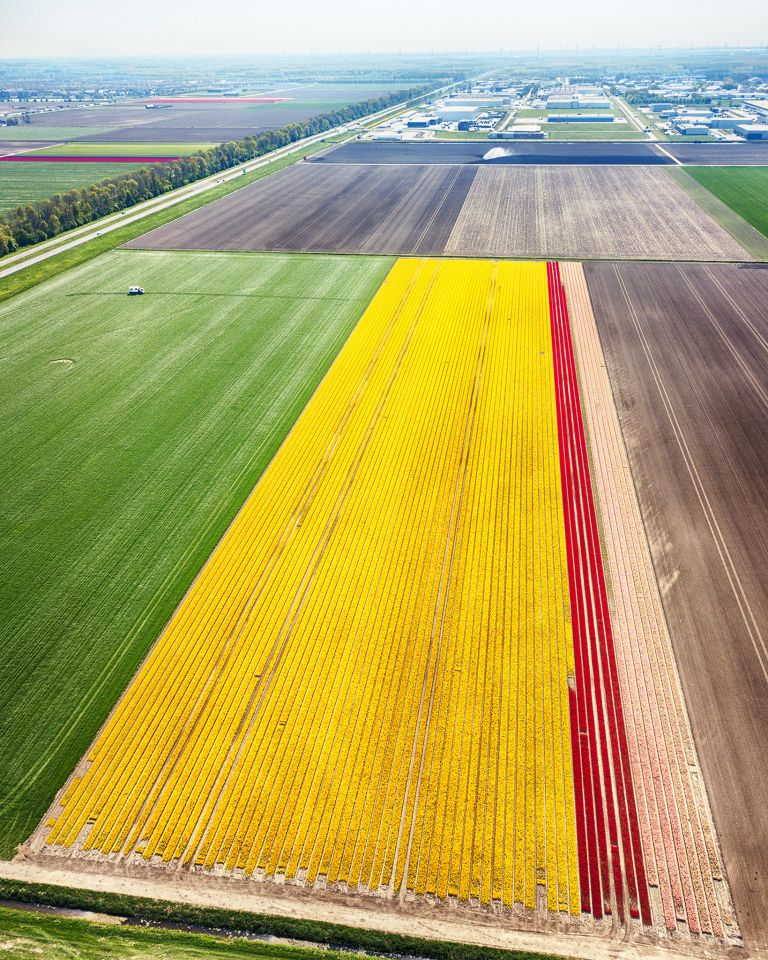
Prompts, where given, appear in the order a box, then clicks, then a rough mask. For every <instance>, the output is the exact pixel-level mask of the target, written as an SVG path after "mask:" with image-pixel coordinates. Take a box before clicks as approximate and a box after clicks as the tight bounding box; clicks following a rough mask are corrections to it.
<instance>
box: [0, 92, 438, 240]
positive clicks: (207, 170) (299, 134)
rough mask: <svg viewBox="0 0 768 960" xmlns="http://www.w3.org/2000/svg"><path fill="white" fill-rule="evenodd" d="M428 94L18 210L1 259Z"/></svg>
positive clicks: (329, 116)
mask: <svg viewBox="0 0 768 960" xmlns="http://www.w3.org/2000/svg"><path fill="white" fill-rule="evenodd" d="M426 92H428V91H427V90H425V89H423V88H417V89H413V90H406V91H403V90H399V91H396V92H394V93H390V94H387V95H385V96H381V97H376V98H374V99H370V100H363V101H360V102H359V103H353V104H350V105H349V106H346V107H340V108H339V109H338V110H333V111H331V112H329V113H322V114H319V115H318V116H316V117H312V118H311V119H309V120H305V121H303V122H302V123H291V124H288V125H287V126H285V127H280V128H279V129H277V130H269V131H266V132H265V133H260V134H258V135H257V136H253V137H246V138H245V139H244V140H237V141H234V142H231V143H222V144H220V145H219V146H217V147H213V148H212V149H211V150H205V151H201V152H200V153H195V154H192V156H189V157H182V158H181V159H179V160H174V161H172V162H171V163H163V164H155V165H153V166H150V167H142V168H140V169H138V170H132V171H131V172H130V173H126V174H122V175H121V176H117V177H107V178H106V179H105V180H101V181H100V182H99V183H94V184H92V185H91V186H88V187H83V188H82V189H80V190H69V191H67V192H66V193H57V194H54V195H53V196H52V197H51V198H50V199H48V200H41V201H39V202H38V203H28V204H25V205H24V206H21V207H17V208H16V209H15V210H12V211H11V212H10V213H9V214H7V215H6V216H5V217H2V218H0V256H2V255H4V254H6V253H12V252H13V251H15V250H19V249H21V248H22V247H28V246H30V245H31V244H34V243H40V242H41V241H42V240H49V239H50V238H51V237H55V236H57V235H58V234H60V233H63V232H64V231H65V230H72V229H73V228H74V227H80V226H83V225H84V224H87V223H91V222H92V221H94V220H98V219H100V218H101V217H105V216H107V215H108V214H110V213H116V212H117V211H119V210H124V209H126V208H127V207H132V206H134V204H137V203H141V202H142V201H143V200H149V199H150V198H152V197H157V196H160V194H162V193H167V192H168V191H169V190H175V189H176V188H177V187H183V186H185V185H186V184H189V183H194V182H195V181H196V180H202V179H204V178H205V177H209V176H212V175H213V174H216V173H219V172H221V171H222V170H226V169H228V168H229V167H233V166H235V165H236V164H238V163H243V162H244V161H246V160H254V159H255V158H256V157H261V156H263V155H264V154H266V153H270V152H271V151H273V150H277V149H278V148H280V147H285V146H287V145H288V144H290V143H295V142H296V141H297V140H302V139H303V138H304V137H310V136H313V135H315V134H318V133H323V132H324V131H326V130H331V129H333V128H334V127H338V126H340V125H341V124H344V123H350V122H351V121H353V120H359V119H360V118H361V117H365V116H367V115H368V114H371V113H378V112H379V111H381V110H386V109H387V107H391V106H394V105H395V104H397V103H400V102H402V101H403V100H413V99H416V98H418V97H421V96H423V95H424V94H425V93H426Z"/></svg>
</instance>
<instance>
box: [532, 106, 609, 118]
mask: <svg viewBox="0 0 768 960" xmlns="http://www.w3.org/2000/svg"><path fill="white" fill-rule="evenodd" d="M570 112H571V111H570V110H564V109H563V108H562V107H561V108H560V110H547V109H546V108H544V107H541V109H539V110H535V109H533V108H532V107H531V108H527V109H524V110H515V111H514V114H515V116H516V117H519V118H520V119H529V118H531V117H549V116H556V117H560V116H563V115H564V114H568V113H570ZM573 113H574V114H579V113H580V114H592V113H594V114H601V115H603V114H606V113H610V114H612V115H613V116H614V117H620V116H621V112H620V111H616V110H612V109H610V108H609V107H580V108H579V109H578V110H574V111H573Z"/></svg>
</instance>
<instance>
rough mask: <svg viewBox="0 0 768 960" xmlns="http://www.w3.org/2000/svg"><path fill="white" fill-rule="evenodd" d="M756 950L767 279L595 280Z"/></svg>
mask: <svg viewBox="0 0 768 960" xmlns="http://www.w3.org/2000/svg"><path fill="white" fill-rule="evenodd" d="M585 269H586V275H587V280H588V284H589V292H590V295H591V298H592V303H593V306H594V311H595V315H596V317H597V323H598V329H599V332H600V336H601V340H602V345H603V348H604V351H605V357H606V361H607V367H608V372H609V376H610V381H611V387H612V390H613V394H614V398H615V400H616V406H617V410H618V414H619V419H620V422H621V427H622V432H623V436H624V440H625V443H626V447H627V452H628V454H629V460H630V465H631V469H632V474H633V477H634V482H635V486H636V489H637V495H638V499H639V502H640V506H641V511H642V518H643V522H644V524H645V529H646V533H647V535H648V540H649V543H650V546H651V552H652V556H653V563H654V567H655V571H656V576H657V580H658V582H659V585H660V587H661V594H662V600H663V605H664V611H665V614H666V618H667V622H668V625H669V629H670V634H671V638H672V644H673V648H674V652H675V656H676V659H677V664H678V667H679V671H680V676H681V680H682V686H683V690H684V693H685V698H686V701H687V704H688V709H689V715H690V721H691V726H692V729H693V734H694V739H695V742H696V746H697V748H698V754H699V759H700V762H701V766H702V769H703V772H704V779H705V782H706V784H707V786H708V788H709V797H710V801H711V805H712V811H713V814H714V820H715V826H716V828H717V831H718V834H719V837H720V841H721V846H722V854H723V859H724V862H725V866H726V871H727V875H728V879H729V881H730V885H731V891H732V894H733V900H734V904H735V907H736V913H737V917H738V921H739V923H740V926H741V930H742V933H743V935H744V938H745V943H746V946H747V947H748V948H750V949H752V950H755V949H762V950H766V949H767V948H768V803H766V794H767V793H768V646H767V645H766V642H767V640H768V592H767V591H766V588H765V585H766V571H767V570H768V472H767V471H766V464H768V416H766V415H767V414H768V308H767V307H766V304H768V268H765V267H758V266H757V265H753V266H749V265H741V266H735V265H722V264H721V265H715V264H710V265H693V264H688V265H685V264H640V263H627V264H589V265H587V266H586V268H585Z"/></svg>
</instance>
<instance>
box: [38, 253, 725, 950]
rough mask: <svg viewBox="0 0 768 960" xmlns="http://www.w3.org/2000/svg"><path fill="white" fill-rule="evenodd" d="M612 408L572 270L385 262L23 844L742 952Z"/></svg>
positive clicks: (112, 863) (54, 864)
mask: <svg viewBox="0 0 768 960" xmlns="http://www.w3.org/2000/svg"><path fill="white" fill-rule="evenodd" d="M569 302H570V305H571V306H570V308H569V305H568V303H569ZM577 363H578V368H577ZM592 366H595V367H596V368H597V370H598V371H599V372H601V375H602V380H600V378H599V377H596V378H594V379H591V380H590V383H589V386H588V389H587V390H586V391H584V392H583V393H582V392H581V391H580V388H579V383H578V380H579V375H578V369H581V371H582V372H583V371H584V369H587V368H590V369H591V368H592ZM598 380H600V382H599V384H598ZM606 400H608V401H609V402H610V386H609V384H608V380H607V377H606V375H605V371H604V368H603V367H602V352H601V349H600V345H599V337H598V334H597V327H596V325H595V320H594V316H593V314H592V312H591V308H590V306H589V298H588V295H587V294H586V285H585V281H584V275H583V273H582V272H581V267H580V265H577V264H570V265H567V266H564V268H563V272H562V275H561V271H560V269H559V268H558V265H557V264H553V263H549V264H544V263H513V262H510V261H501V262H499V261H480V260H471V261H466V260H423V259H416V258H411V259H408V260H399V261H398V262H397V263H396V264H395V265H394V266H393V267H392V270H391V272H390V273H389V274H388V276H387V278H386V280H385V281H384V283H383V284H382V285H381V287H380V288H379V290H378V292H377V294H376V296H375V297H374V299H373V301H372V302H371V304H370V306H369V307H368V309H367V310H366V312H365V314H364V315H363V317H362V318H361V320H360V322H359V324H358V325H357V326H356V328H355V330H354V332H353V333H352V334H351V336H350V338H349V340H348V341H347V343H346V344H345V345H344V347H343V349H342V350H341V352H340V354H339V356H338V357H337V359H336V361H335V362H334V364H333V365H332V367H331V368H330V370H329V372H328V374H327V375H326V377H325V379H324V380H323V381H322V383H321V384H320V386H319V388H318V390H317V391H316V393H315V394H314V396H313V397H312V400H311V402H310V403H309V404H308V405H307V407H306V408H305V409H304V411H303V413H302V414H301V416H300V417H299V419H298V420H297V422H296V424H295V426H294V427H293V429H292V430H291V432H290V434H289V435H288V436H287V437H286V439H285V441H284V443H283V445H282V446H281V448H280V450H279V452H278V453H277V455H276V456H275V458H274V459H273V460H272V462H271V463H270V465H269V467H268V469H267V470H266V471H265V473H264V475H263V476H262V478H261V480H260V481H259V483H258V484H257V485H256V487H255V488H254V490H253V492H252V493H251V495H250V497H249V498H248V499H247V501H246V503H245V505H244V506H243V508H242V510H241V511H240V512H239V514H238V515H237V517H236V518H235V520H234V522H233V523H232V525H231V526H230V528H229V529H228V531H227V532H226V534H225V536H224V537H223V538H222V539H221V540H220V542H219V543H218V545H217V547H216V549H215V550H214V552H213V553H212V555H211V556H210V558H209V560H208V562H207V563H206V564H205V566H204V567H203V569H202V571H201V572H200V574H199V576H198V577H197V579H196V580H195V581H194V583H193V585H192V587H191V588H190V590H189V591H188V593H187V595H186V597H185V598H184V600H183V602H182V603H181V604H180V605H179V606H178V607H177V609H176V611H175V613H174V615H173V616H172V618H171V619H170V620H169V621H168V623H167V625H166V627H165V629H164V630H163V631H162V633H161V634H160V636H159V639H158V641H157V643H156V644H155V646H154V647H153V649H152V651H151V653H150V654H149V656H148V657H147V659H146V660H145V661H144V663H143V664H142V666H141V668H140V669H139V671H138V673H137V674H136V676H135V678H134V680H133V682H132V683H131V684H130V686H129V687H128V688H127V690H126V692H125V694H124V696H123V697H122V699H121V700H120V701H119V702H118V704H117V706H116V707H115V709H114V710H113V712H112V714H111V716H110V718H109V719H108V721H107V723H106V724H105V725H104V726H103V728H102V729H101V731H100V733H99V735H98V737H97V738H96V740H95V741H94V742H93V744H92V746H91V747H90V749H88V750H87V751H86V753H85V754H84V756H83V758H82V761H81V763H80V764H78V765H77V767H75V769H74V771H73V773H72V776H71V777H70V779H69V781H68V782H67V783H66V785H65V786H64V788H63V789H62V790H61V791H60V792H59V794H58V795H57V798H56V800H55V801H54V803H53V804H52V805H51V807H50V809H49V811H48V814H47V815H46V816H45V818H44V819H43V821H42V823H41V824H40V826H39V828H38V830H37V831H35V833H34V835H33V836H32V837H31V839H30V840H29V842H28V843H27V844H25V845H24V848H23V850H22V857H23V860H24V863H25V864H26V865H29V866H31V868H32V869H34V870H42V871H45V870H47V869H51V868H53V869H56V868H59V867H63V868H64V869H69V870H81V871H86V872H88V871H91V872H96V873H98V874H99V875H100V876H99V882H104V883H107V884H109V883H110V879H109V878H110V877H114V876H130V877H132V878H134V879H135V880H136V882H140V878H141V877H142V876H143V877H144V878H146V877H150V876H151V877H153V878H154V881H155V882H157V883H159V884H160V885H161V886H162V884H164V883H166V882H168V881H171V882H173V883H174V884H177V883H182V884H183V883H187V884H190V883H191V884H200V885H201V889H203V888H204V887H205V885H206V884H207V883H209V882H210V883H214V884H216V883H218V885H219V886H218V889H219V891H220V893H219V895H220V896H225V897H226V896H228V895H229V893H230V892H232V891H234V890H239V891H240V893H241V895H250V896H262V895H264V896H269V895H270V894H268V893H266V892H265V891H267V890H269V889H270V888H269V886H267V884H268V883H269V882H270V881H276V882H277V883H278V884H279V885H280V888H281V889H282V893H280V896H281V897H285V898H292V897H300V898H301V899H300V900H298V901H296V902H297V903H300V902H303V903H305V904H308V903H309V902H310V900H311V901H312V902H313V904H314V905H315V906H316V907H318V908H319V909H323V905H325V906H326V907H328V908H331V907H332V906H333V904H336V905H337V906H338V905H339V904H340V903H341V904H346V905H348V906H351V905H352V904H353V903H356V904H357V909H359V910H363V911H374V912H375V911H380V910H389V911H390V912H392V910H393V909H395V910H398V909H399V908H400V907H401V906H402V905H404V904H407V905H408V908H409V911H410V910H413V911H414V912H415V914H416V915H417V916H419V915H421V916H426V915H427V914H428V915H429V917H430V923H431V924H434V926H432V927H431V929H432V930H438V929H439V925H440V923H441V922H442V921H441V918H443V917H445V918H447V917H449V916H452V917H457V916H458V917H459V918H460V919H461V918H463V921H462V922H464V923H468V924H470V925H471V924H477V922H478V920H480V922H481V923H483V922H484V920H483V917H484V918H485V920H488V919H491V918H492V924H493V925H494V926H495V927H499V928H502V927H505V928H506V929H508V930H509V929H512V930H515V929H517V930H519V929H526V930H539V931H541V930H548V931H550V932H553V931H561V932H563V931H571V932H579V933H582V934H583V933H591V934H593V935H596V936H611V937H616V936H618V935H619V933H618V932H619V931H621V936H623V937H626V938H636V937H642V938H645V940H646V942H647V941H648V938H652V939H653V942H655V943H659V942H662V941H664V942H669V938H670V937H672V938H674V939H675V941H676V942H680V940H681V939H682V940H684V941H685V942H686V943H688V944H689V945H690V944H691V943H694V942H696V943H704V944H706V945H707V946H708V947H713V946H718V945H724V944H733V943H738V942H739V937H738V929H737V927H736V925H735V923H734V920H733V916H732V908H731V907H730V903H729V898H728V890H727V885H726V884H725V881H724V878H723V872H722V866H721V864H720V861H719V858H718V852H717V846H716V841H715V840H714V835H713V832H712V825H711V821H710V820H709V818H708V813H707V808H706V803H705V801H704V800H703V796H702V793H701V779H700V776H699V771H698V767H697V763H696V752H695V749H694V748H693V746H692V744H691V742H690V731H689V730H688V728H687V727H686V725H685V724H686V721H685V710H684V706H683V704H682V701H681V699H680V694H679V684H678V683H677V680H676V675H675V673H674V666H673V662H672V660H671V652H670V649H669V638H668V636H667V635H666V634H665V633H664V632H663V629H662V625H663V615H662V614H661V605H660V601H659V597H658V591H657V592H656V594H655V596H654V595H653V591H652V590H650V589H645V588H644V590H643V592H642V597H638V598H635V597H633V596H632V595H631V589H630V585H629V583H628V582H627V577H626V573H627V570H628V569H632V570H633V571H635V575H636V576H640V575H642V577H643V578H644V580H645V582H646V584H648V585H650V584H651V583H653V584H655V581H654V579H653V570H652V566H651V560H650V553H649V551H648V548H647V544H646V543H645V539H644V534H643V531H642V523H641V522H640V521H639V508H638V506H637V503H636V500H635V499H634V492H633V488H632V479H631V474H630V470H629V465H628V462H627V461H626V453H625V451H624V448H623V445H622V442H621V434H620V427H619V424H618V419H617V418H616V416H615V414H614V415H613V418H612V419H611V418H610V417H606V416H605V414H604V413H603V412H602V411H603V410H604V405H605V403H606ZM582 411H585V412H586V416H584V414H583V412H582ZM609 421H610V422H609ZM606 430H607V431H608V433H607V434H606V433H605V431H606ZM598 431H599V432H600V435H601V446H600V448H599V449H597V448H595V447H594V446H593V456H592V458H589V457H588V455H587V451H588V444H594V443H595V440H596V438H597V436H598ZM622 457H623V458H624V459H623V460H622ZM590 459H591V460H592V463H593V464H594V468H593V469H594V471H595V474H594V476H595V479H596V481H597V482H596V484H595V486H594V488H593V486H592V481H591V479H590V473H591V468H590ZM593 490H594V492H593ZM595 493H596V496H595ZM633 504H634V506H633ZM633 510H634V513H633ZM632 517H633V518H634V519H631V518H632ZM617 518H620V522H619V525H618V527H617V526H616V524H615V521H616V519H617ZM628 518H630V519H628ZM599 524H602V525H603V526H604V528H605V529H606V542H607V544H608V549H607V550H606V552H605V554H604V556H605V560H603V551H602V549H601V545H600V540H599V538H598V525H599ZM604 564H605V566H604ZM606 569H607V571H608V574H609V575H610V577H611V579H612V580H613V582H614V587H613V589H612V591H610V593H609V589H608V579H607V576H606ZM640 637H642V641H643V642H642V649H641V650H638V642H637V641H638V638H640ZM593 691H598V692H599V695H598V696H595V695H594V693H593ZM649 757H650V760H649ZM646 762H648V769H647V770H646V769H645V766H644V764H645V763H646ZM43 875H44V874H43ZM212 877H215V878H216V879H215V880H212V879H211V878H212ZM92 879H93V877H92ZM232 884H235V886H232ZM238 885H239V886H238ZM272 889H275V888H274V886H273V887H272ZM351 894H355V895H356V900H355V901H352V900H351V899H350V895H351ZM446 908H447V909H448V913H438V911H439V910H446ZM420 911H421V912H420ZM424 911H427V913H425V912H424ZM366 915H368V916H371V917H374V916H375V915H376V914H375V913H370V914H366ZM477 929H478V930H479V928H477ZM476 935H479V934H476ZM702 938H703V939H702Z"/></svg>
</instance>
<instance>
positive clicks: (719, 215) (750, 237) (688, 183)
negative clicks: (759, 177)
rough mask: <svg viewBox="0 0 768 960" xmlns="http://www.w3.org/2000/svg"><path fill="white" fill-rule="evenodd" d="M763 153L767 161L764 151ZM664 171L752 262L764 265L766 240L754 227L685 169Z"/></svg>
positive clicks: (668, 168)
mask: <svg viewBox="0 0 768 960" xmlns="http://www.w3.org/2000/svg"><path fill="white" fill-rule="evenodd" d="M766 154H767V156H766V159H768V151H766ZM667 172H668V173H669V175H670V176H671V177H673V178H674V179H675V180H676V181H677V183H678V184H679V185H680V186H681V187H682V188H683V190H685V192H686V193H687V194H688V196H689V197H691V198H692V199H693V200H695V201H696V203H698V204H699V206H700V207H701V208H702V209H703V210H705V211H706V212H707V213H708V214H709V215H710V217H712V219H713V220H714V221H715V222H716V223H719V224H720V226H721V227H722V228H723V229H724V230H727V231H728V233H730V235H731V236H732V237H733V239H734V240H736V241H737V243H740V244H741V245H742V247H744V249H745V250H746V251H747V252H748V253H750V254H751V255H752V256H753V257H754V258H755V260H757V261H759V262H761V263H764V262H768V237H764V236H763V234H762V233H760V231H759V230H758V229H757V228H756V227H753V226H752V224H751V223H747V221H746V220H745V219H744V218H743V217H742V216H741V214H738V213H737V212H736V211H735V210H734V209H733V208H732V207H729V206H728V204H727V203H724V202H723V201H722V200H721V199H720V198H719V197H716V196H715V194H714V193H712V191H711V190H708V189H707V188H706V187H705V186H704V184H703V183H699V181H698V180H697V179H696V178H695V177H692V176H691V175H690V173H688V171H687V170H686V169H685V167H667Z"/></svg>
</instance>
